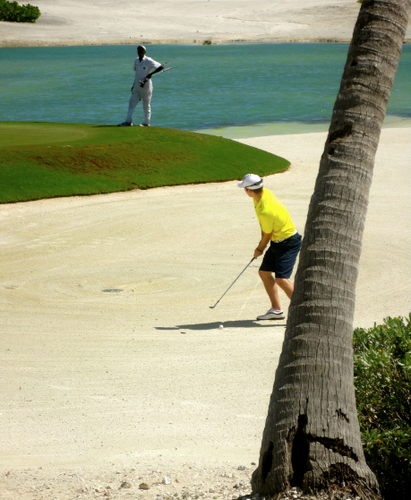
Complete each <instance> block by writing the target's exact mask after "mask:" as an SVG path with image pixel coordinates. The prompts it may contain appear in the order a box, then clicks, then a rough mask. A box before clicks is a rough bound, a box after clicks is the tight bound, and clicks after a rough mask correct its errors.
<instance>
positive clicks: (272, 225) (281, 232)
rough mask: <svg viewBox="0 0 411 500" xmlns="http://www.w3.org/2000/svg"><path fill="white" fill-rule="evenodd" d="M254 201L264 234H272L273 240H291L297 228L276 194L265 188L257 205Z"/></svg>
mask: <svg viewBox="0 0 411 500" xmlns="http://www.w3.org/2000/svg"><path fill="white" fill-rule="evenodd" d="M253 201H254V208H255V213H256V214H257V218H258V222H259V223H260V226H261V229H262V231H263V232H264V233H268V234H269V233H271V232H272V235H271V240H272V241H277V240H284V239H286V238H290V236H292V235H293V234H294V232H295V229H296V228H295V226H294V224H293V222H292V220H291V217H290V214H289V213H288V210H287V209H286V208H285V206H284V205H283V204H282V203H280V202H279V201H278V200H277V198H276V197H275V196H274V194H273V193H272V192H271V191H269V190H268V189H266V188H263V195H262V197H261V199H260V201H259V202H258V203H257V202H256V201H255V200H253Z"/></svg>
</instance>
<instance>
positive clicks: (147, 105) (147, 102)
mask: <svg viewBox="0 0 411 500" xmlns="http://www.w3.org/2000/svg"><path fill="white" fill-rule="evenodd" d="M151 95H152V91H151V90H149V91H148V92H147V94H146V95H145V96H143V109H144V123H145V124H146V125H150V120H151Z"/></svg>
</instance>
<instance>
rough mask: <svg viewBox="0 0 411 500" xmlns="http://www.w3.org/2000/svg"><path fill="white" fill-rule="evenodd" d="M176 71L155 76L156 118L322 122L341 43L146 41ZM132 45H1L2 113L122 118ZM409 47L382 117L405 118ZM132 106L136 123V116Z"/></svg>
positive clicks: (204, 124) (253, 123) (168, 123)
mask: <svg viewBox="0 0 411 500" xmlns="http://www.w3.org/2000/svg"><path fill="white" fill-rule="evenodd" d="M147 49H148V55H149V56H151V57H153V58H154V59H156V60H158V61H160V62H161V63H163V64H166V66H172V68H173V69H172V70H171V71H168V72H166V73H161V74H158V75H155V76H154V78H153V82H154V95H153V101H152V113H153V114H152V125H155V126H160V127H170V128H177V129H184V130H204V131H206V130H207V131H210V130H211V131H213V130H216V129H217V130H218V129H222V128H224V129H227V130H229V129H238V128H239V127H240V128H242V130H243V131H247V130H248V129H249V128H250V127H253V128H254V129H255V128H257V129H258V128H259V129H260V132H262V133H261V134H260V135H264V131H267V130H270V131H271V130H276V131H277V132H276V133H281V131H291V130H295V128H297V129H298V130H300V129H301V130H302V129H303V128H304V126H305V125H307V124H309V125H314V126H315V127H316V129H318V130H320V129H321V130H322V129H326V128H327V123H328V122H329V120H330V116H331V112H332V107H333V105H334V101H335V98H336V95H337V92H338V88H339V84H340V79H341V74H342V71H343V68H344V64H345V59H346V55H347V50H348V45H347V44H236V45H211V46H197V45H196V46H189V45H151V46H148V47H147ZM135 57H136V47H135V46H134V45H133V46H127V45H122V46H91V47H90V46H81V47H40V48H37V47H33V48H1V49H0V121H51V122H68V123H93V124H117V123H119V122H122V121H123V120H124V119H125V116H126V111H127V105H128V99H129V95H130V87H131V85H132V82H133V71H132V65H133V61H134V58H135ZM410 75H411V46H409V45H405V46H404V50H403V54H402V56H401V61H400V66H399V69H398V72H397V76H396V80H395V83H394V88H393V91H392V96H391V99H390V102H389V106H388V111H387V115H388V117H391V118H397V117H399V118H401V117H403V118H410V117H411V106H410V102H411V89H410V85H409V80H410ZM142 116H143V115H142V109H141V106H138V107H137V109H136V111H135V114H134V121H135V123H139V121H140V120H142Z"/></svg>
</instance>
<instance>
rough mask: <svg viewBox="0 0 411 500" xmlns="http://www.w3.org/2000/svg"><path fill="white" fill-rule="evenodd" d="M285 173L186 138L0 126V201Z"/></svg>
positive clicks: (173, 133)
mask: <svg viewBox="0 0 411 500" xmlns="http://www.w3.org/2000/svg"><path fill="white" fill-rule="evenodd" d="M288 167H289V162H288V161H287V160H285V159H284V158H280V157H278V156H276V155H273V154H270V153H267V152H265V151H261V150H259V149H256V148H252V147H250V146H246V145H244V144H240V143H238V142H235V141H232V140H229V139H223V138H222V137H216V136H211V135H206V134H198V133H194V132H186V131H181V130H173V129H164V128H157V127H150V128H147V127H117V126H109V125H107V126H104V125H87V124H63V123H62V124H59V123H29V122H0V203H11V202H17V201H28V200H36V199H41V198H51V197H58V196H73V195H89V194H98V193H110V192H115V191H127V190H130V189H136V188H139V189H149V188H154V187H160V186H173V185H182V184H196V183H209V182H222V181H228V180H234V179H241V178H242V177H243V176H244V175H245V174H246V173H250V172H255V173H258V174H259V175H261V176H265V175H268V174H273V173H277V172H281V171H284V170H286V169H287V168H288Z"/></svg>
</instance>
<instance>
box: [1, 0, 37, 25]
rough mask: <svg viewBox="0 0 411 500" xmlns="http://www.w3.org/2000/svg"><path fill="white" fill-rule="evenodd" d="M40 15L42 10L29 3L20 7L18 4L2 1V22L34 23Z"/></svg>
mask: <svg viewBox="0 0 411 500" xmlns="http://www.w3.org/2000/svg"><path fill="white" fill-rule="evenodd" d="M40 15H41V13H40V9H39V8H38V7H35V6H34V5H30V4H29V3H28V4H26V5H19V4H18V3H17V2H8V1H7V0H0V21H10V22H16V23H34V22H36V20H37V19H38V18H39V17H40Z"/></svg>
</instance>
